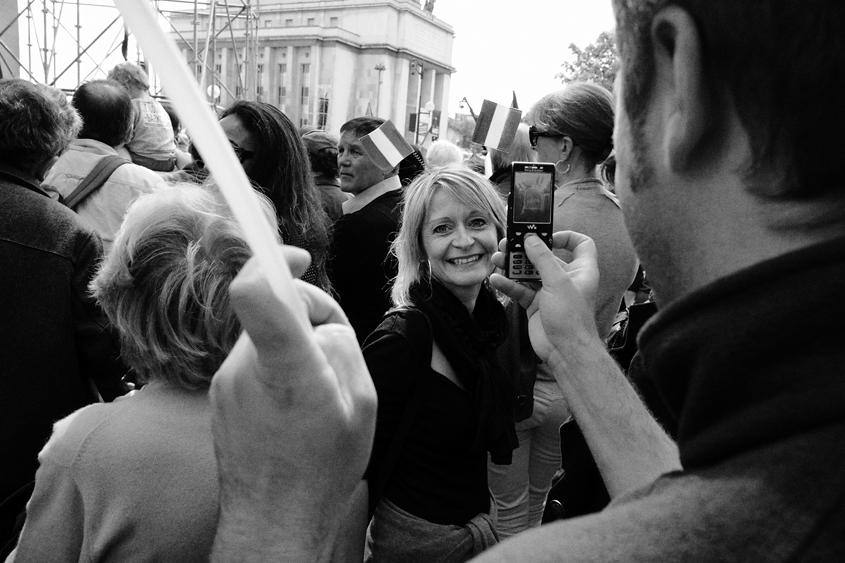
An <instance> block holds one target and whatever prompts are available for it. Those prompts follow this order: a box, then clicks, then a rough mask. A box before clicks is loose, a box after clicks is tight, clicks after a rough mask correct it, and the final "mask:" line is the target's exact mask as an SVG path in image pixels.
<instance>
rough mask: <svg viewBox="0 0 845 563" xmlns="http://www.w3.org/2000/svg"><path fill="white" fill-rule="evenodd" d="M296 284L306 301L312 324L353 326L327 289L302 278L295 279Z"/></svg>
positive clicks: (303, 299)
mask: <svg viewBox="0 0 845 563" xmlns="http://www.w3.org/2000/svg"><path fill="white" fill-rule="evenodd" d="M294 285H295V286H296V289H297V290H298V291H299V295H300V297H302V301H303V302H304V303H305V308H306V310H307V311H308V319H309V320H310V321H311V324H312V325H314V326H318V325H324V324H333V323H337V324H341V325H345V326H351V325H350V324H349V320H348V319H347V318H346V313H344V312H343V309H342V308H341V307H340V304H339V303H338V302H337V301H335V300H334V299H333V298H332V297H331V296H330V295H329V294H327V293H326V292H325V291H323V290H322V289H320V288H318V287H315V286H313V285H311V284H310V283H307V282H304V281H302V280H294Z"/></svg>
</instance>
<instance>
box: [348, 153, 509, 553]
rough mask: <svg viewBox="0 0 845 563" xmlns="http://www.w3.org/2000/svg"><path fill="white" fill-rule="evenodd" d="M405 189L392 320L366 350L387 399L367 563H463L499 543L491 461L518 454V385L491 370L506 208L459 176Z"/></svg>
mask: <svg viewBox="0 0 845 563" xmlns="http://www.w3.org/2000/svg"><path fill="white" fill-rule="evenodd" d="M406 190H407V191H406V193H405V207H404V215H403V221H402V225H401V227H400V231H399V235H398V237H397V238H396V241H395V242H394V243H393V248H394V252H395V254H396V256H397V259H398V262H399V272H398V276H397V278H396V281H395V282H394V285H393V289H392V294H391V297H392V300H393V304H394V305H395V307H396V309H394V310H393V311H392V312H390V313H388V314H387V316H386V317H385V320H384V321H383V322H382V324H381V325H380V326H379V327H378V328H377V329H376V330H375V331H374V332H373V333H372V334H371V335H370V336H369V338H368V339H367V341H366V342H365V344H364V358H365V360H366V361H367V367H368V368H369V370H370V374H371V375H372V378H373V381H374V383H375V385H376V390H377V391H378V399H379V408H378V418H377V422H376V436H375V442H374V444H373V454H372V458H371V462H370V468H369V470H368V485H369V488H370V510H371V512H372V511H374V515H373V517H372V520H371V522H370V525H369V528H368V530H367V537H366V554H367V555H366V558H365V560H366V561H372V562H379V563H390V562H404V561H443V562H446V563H448V562H457V561H466V560H468V559H470V558H471V557H472V556H473V555H476V554H477V553H479V552H481V551H482V550H484V549H486V548H488V547H490V546H491V545H493V544H494V543H496V542H497V541H498V536H497V534H496V529H495V504H494V503H493V501H492V499H491V498H490V493H489V489H488V487H487V456H488V452H489V454H490V456H492V458H493V459H494V460H495V461H497V462H499V463H509V462H510V457H511V452H512V450H513V448H514V447H515V446H516V434H515V431H514V426H513V421H512V413H513V399H514V397H513V391H512V387H511V383H510V380H509V378H508V375H507V373H505V372H504V370H502V369H501V368H500V367H499V366H498V365H497V364H496V363H495V359H494V356H495V349H496V347H497V346H499V345H500V344H501V343H502V342H503V341H504V339H505V338H506V331H507V329H506V320H505V315H504V308H503V307H502V305H501V304H500V303H499V301H498V300H497V299H496V295H495V294H494V291H493V290H492V289H491V288H490V286H489V285H488V276H489V275H490V274H491V273H492V271H493V263H492V261H491V258H492V256H493V253H494V252H496V250H497V244H498V241H499V239H500V238H502V237H503V236H504V225H505V208H504V204H503V202H502V200H501V198H500V197H499V195H498V194H497V193H496V191H495V189H494V188H493V187H492V185H491V184H490V183H489V182H488V181H487V180H486V179H485V178H484V177H483V176H481V175H479V174H477V173H475V172H472V171H470V170H469V169H467V168H466V167H464V166H462V165H450V166H447V167H444V168H439V169H436V170H432V171H429V172H426V173H424V174H422V175H421V176H419V177H418V178H417V179H416V180H414V182H413V183H411V185H410V186H408V188H407V189H406Z"/></svg>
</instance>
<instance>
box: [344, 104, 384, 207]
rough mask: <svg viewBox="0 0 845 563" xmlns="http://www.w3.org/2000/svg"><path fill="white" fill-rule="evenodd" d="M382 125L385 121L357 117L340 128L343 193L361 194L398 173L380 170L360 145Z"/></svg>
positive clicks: (375, 118) (376, 118)
mask: <svg viewBox="0 0 845 563" xmlns="http://www.w3.org/2000/svg"><path fill="white" fill-rule="evenodd" d="M382 123H384V119H381V118H378V117H356V118H355V119H351V120H349V121H347V122H346V123H344V124H343V125H342V126H341V127H340V142H339V143H338V145H337V164H338V168H339V169H340V189H342V190H343V191H345V192H348V193H351V194H358V193H361V192H363V191H364V190H366V189H368V188H370V187H372V186H374V185H375V184H377V183H379V182H381V181H382V180H384V179H385V178H389V177H390V176H395V175H396V174H397V173H398V172H399V167H398V166H396V167H395V168H394V169H393V170H390V171H388V172H384V171H383V170H381V169H380V168H379V167H378V166H377V165H376V163H375V162H373V159H371V158H370V157H369V155H368V154H367V153H366V151H365V150H364V147H363V145H361V141H360V139H361V137H364V136H366V135H369V134H370V133H372V132H373V131H375V130H376V129H378V128H379V127H381V124H382Z"/></svg>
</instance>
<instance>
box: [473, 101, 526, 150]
mask: <svg viewBox="0 0 845 563" xmlns="http://www.w3.org/2000/svg"><path fill="white" fill-rule="evenodd" d="M520 118H522V112H521V111H519V110H518V109H515V108H509V107H508V106H504V105H502V104H497V103H495V102H491V101H490V100H484V103H483V104H482V105H481V113H480V114H479V116H478V123H476V125H475V131H474V132H473V134H472V142H473V143H478V144H479V145H484V146H486V147H487V148H491V149H496V150H500V151H503V152H507V151H508V149H510V147H511V143H513V138H514V137H515V136H516V129H517V127H519V120H520Z"/></svg>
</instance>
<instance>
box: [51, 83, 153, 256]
mask: <svg viewBox="0 0 845 563" xmlns="http://www.w3.org/2000/svg"><path fill="white" fill-rule="evenodd" d="M71 103H72V105H73V107H74V108H76V110H77V111H78V112H79V115H80V117H81V118H82V129H81V130H80V131H79V134H78V135H77V138H76V139H75V140H73V141H71V142H70V145H69V146H68V149H67V150H66V151H65V153H64V154H62V156H61V157H59V160H58V161H57V162H56V164H54V165H53V167H52V168H51V169H50V172H49V173H48V174H47V177H46V178H45V179H44V181H43V182H42V183H41V187H42V188H43V189H44V190H45V191H47V192H50V194H51V196H55V197H59V196H61V198H62V199H64V200H65V201H66V202H67V201H70V198H71V197H73V196H74V194H75V193H78V192H77V190H80V189H84V186H82V184H83V183H85V184H87V185H88V187H89V189H93V191H91V192H90V193H88V194H87V196H85V197H84V198H83V199H79V197H75V198H74V199H73V201H72V203H73V209H74V211H76V212H77V213H79V216H80V217H81V218H82V220H83V221H84V222H85V223H86V224H87V225H88V226H89V227H91V228H92V229H94V230H95V231H97V233H98V234H99V235H100V238H101V239H102V241H103V247H104V250H105V252H108V251H109V249H110V248H111V244H112V241H113V240H114V236H115V234H117V230H118V229H119V228H120V224H121V222H123V216H124V215H125V214H126V210H127V208H128V207H129V204H130V203H132V201H134V200H135V198H136V197H138V196H139V195H140V194H142V193H145V192H148V191H150V190H152V189H153V188H155V187H156V186H162V185H164V180H163V179H162V178H161V176H159V175H158V174H156V173H155V172H153V171H152V170H149V169H147V168H144V167H143V166H138V165H137V164H133V163H131V162H129V161H127V160H125V159H123V158H122V157H120V156H118V151H119V150H120V149H121V148H122V147H123V146H124V145H125V144H126V142H127V141H128V140H129V139H131V138H132V121H133V113H132V99H131V98H130V97H129V94H127V93H126V91H125V90H124V89H123V88H122V87H121V86H120V84H118V83H116V82H112V81H109V80H94V81H92V82H87V83H85V84H83V85H82V86H80V87H79V88H77V90H76V92H74V94H73V100H72V101H71ZM110 163H111V167H110V168H109V165H110ZM97 174H100V175H101V177H100V178H96V175H97ZM86 180H87V182H86ZM81 186H82V187H81ZM80 195H81V194H80Z"/></svg>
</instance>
